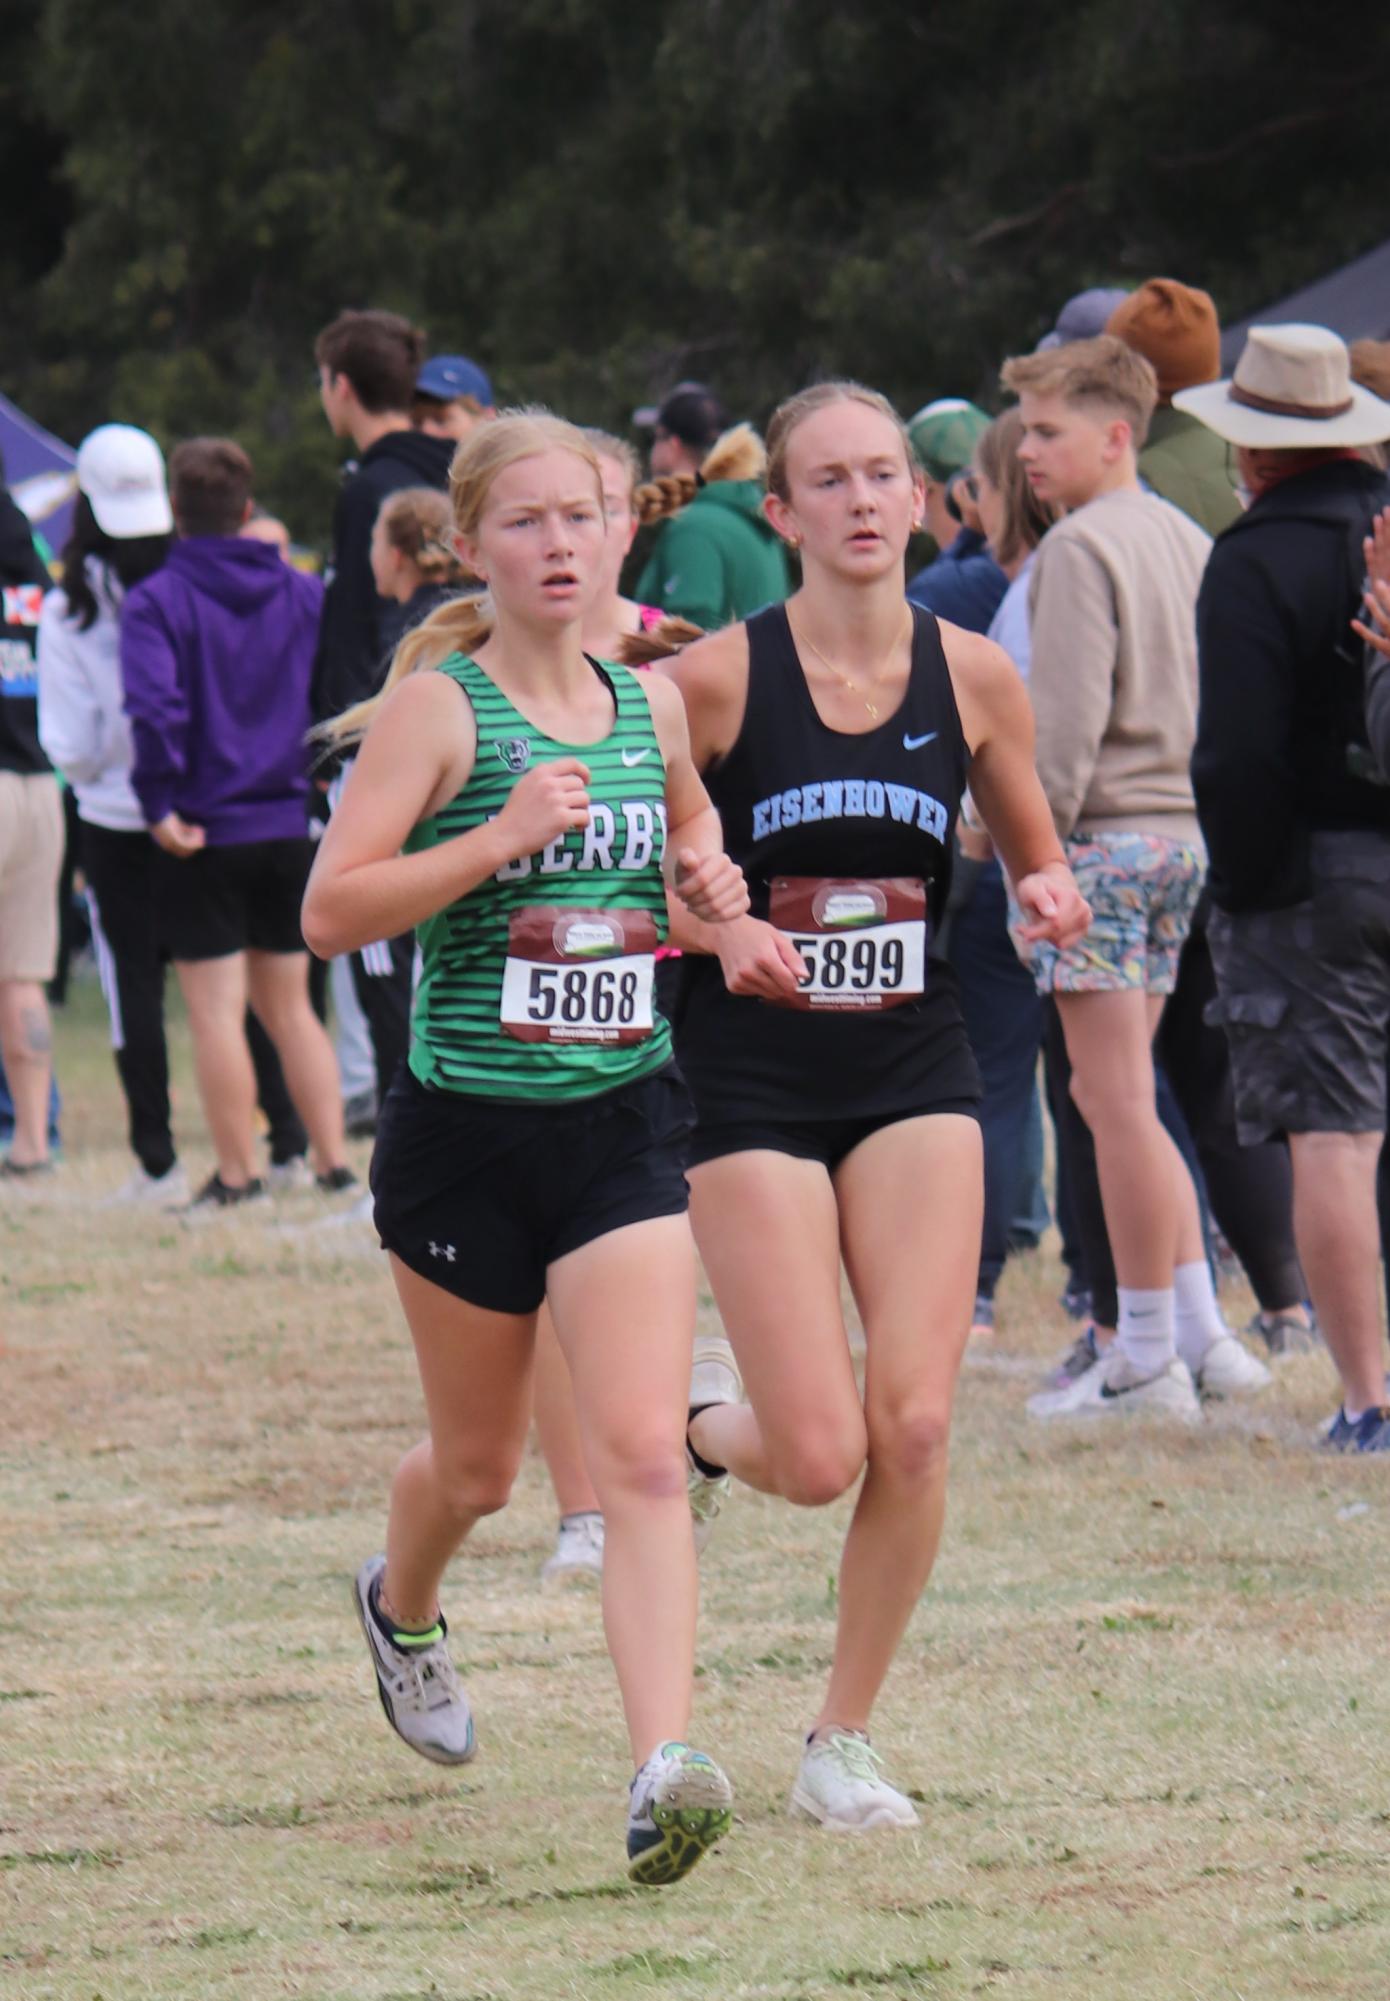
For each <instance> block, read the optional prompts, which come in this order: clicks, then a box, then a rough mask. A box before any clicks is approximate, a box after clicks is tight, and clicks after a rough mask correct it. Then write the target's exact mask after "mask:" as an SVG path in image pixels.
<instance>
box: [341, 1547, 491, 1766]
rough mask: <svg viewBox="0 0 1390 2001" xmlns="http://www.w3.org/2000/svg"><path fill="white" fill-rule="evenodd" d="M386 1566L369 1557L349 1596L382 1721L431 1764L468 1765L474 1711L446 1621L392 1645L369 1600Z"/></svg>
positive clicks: (472, 1748)
mask: <svg viewBox="0 0 1390 2001" xmlns="http://www.w3.org/2000/svg"><path fill="white" fill-rule="evenodd" d="M385 1569H386V1558H385V1557H384V1556H369V1557H368V1558H367V1561H366V1562H365V1563H364V1564H363V1565H362V1568H361V1569H360V1570H359V1571H358V1573H357V1577H356V1581H355V1583H354V1585H353V1594H352V1595H353V1602H354V1604H355V1605H356V1607H357V1616H358V1618H359V1620H360V1621H361V1623H362V1632H363V1636H364V1637H365V1639H366V1642H367V1651H368V1652H369V1653H370V1655H371V1657H372V1666H373V1668H374V1669H375V1670H376V1687H377V1694H378V1695H379V1696H380V1697H381V1706H382V1708H383V1709H384V1710H385V1712H386V1720H387V1722H388V1723H389V1724H390V1725H391V1728H392V1729H393V1730H394V1731H395V1733H396V1735H397V1736H398V1737H399V1738H400V1739H401V1740H402V1742H404V1743H406V1744H409V1746H410V1748H411V1750H412V1751H418V1752H419V1753H420V1756H421V1757H422V1758H428V1759H429V1760H430V1762H431V1763H432V1764H435V1765H466V1764H467V1763H468V1761H469V1759H470V1758H471V1757H472V1756H473V1753H474V1751H475V1750H476V1749H477V1744H476V1742H475V1739H474V1735H473V1712H472V1710H471V1709H470V1708H469V1706H468V1697H467V1696H466V1695H465V1694H464V1692H463V1688H462V1686H461V1684H460V1682H459V1678H458V1675H457V1673H456V1671H455V1669H454V1664H453V1662H452V1661H451V1660H450V1658H449V1647H448V1642H447V1639H446V1630H447V1629H446V1628H445V1625H444V1621H443V1619H442V1618H441V1620H440V1622H439V1624H438V1626H436V1627H435V1628H434V1630H433V1632H431V1633H422V1634H420V1635H418V1636H416V1635H413V1634H412V1635H411V1636H410V1639H411V1644H410V1645H409V1646H408V1647H402V1646H397V1645H393V1644H392V1642H391V1641H390V1640H388V1639H387V1637H386V1635H385V1633H383V1632H382V1630H381V1627H380V1626H379V1625H378V1623H377V1619H376V1615H375V1613H374V1612H373V1610H372V1603H371V1601H372V1595H373V1588H374V1587H375V1586H376V1584H377V1582H378V1580H379V1579H380V1577H381V1575H382V1573H383V1571H384V1570H385Z"/></svg>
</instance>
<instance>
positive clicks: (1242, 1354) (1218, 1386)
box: [1194, 1333, 1273, 1397]
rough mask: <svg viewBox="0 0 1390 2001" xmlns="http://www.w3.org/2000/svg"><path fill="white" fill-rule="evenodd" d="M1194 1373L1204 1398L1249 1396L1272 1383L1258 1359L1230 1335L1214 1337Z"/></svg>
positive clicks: (1267, 1371) (1268, 1373)
mask: <svg viewBox="0 0 1390 2001" xmlns="http://www.w3.org/2000/svg"><path fill="white" fill-rule="evenodd" d="M1194 1374H1195V1378H1196V1383H1197V1388H1198V1389H1199V1390H1200V1392H1201V1394H1202V1395H1203V1396H1204V1397H1238V1396H1249V1395H1251V1394H1253V1393H1254V1391H1256V1390H1263V1389H1268V1387H1269V1385H1270V1383H1271V1381H1272V1380H1273V1378H1272V1377H1271V1375H1270V1372H1269V1370H1268V1369H1267V1368H1266V1367H1265V1365H1264V1363H1263V1362H1262V1361H1261V1360H1260V1358H1259V1356H1258V1355H1252V1354H1251V1352H1250V1350H1249V1349H1248V1348H1247V1347H1246V1346H1245V1344H1244V1343H1243V1342H1242V1341H1238V1340H1237V1339H1236V1337H1235V1335H1234V1334H1229V1333H1228V1334H1218V1335H1217V1337H1216V1339H1215V1340H1214V1341H1213V1342H1212V1344H1211V1346H1210V1347H1209V1348H1208V1349H1207V1352H1206V1354H1205V1355H1203V1357H1202V1363H1201V1367H1200V1368H1199V1369H1197V1370H1195V1371H1194Z"/></svg>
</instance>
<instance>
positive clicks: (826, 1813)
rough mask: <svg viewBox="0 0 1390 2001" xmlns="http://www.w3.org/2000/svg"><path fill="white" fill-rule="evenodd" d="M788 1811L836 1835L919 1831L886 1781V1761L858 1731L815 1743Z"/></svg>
mask: <svg viewBox="0 0 1390 2001" xmlns="http://www.w3.org/2000/svg"><path fill="white" fill-rule="evenodd" d="M788 1811H789V1812H790V1813H792V1814H793V1815H794V1816H800V1817H802V1818H804V1819H807V1820H814V1821H818V1822H819V1823H820V1825H821V1826H822V1827H825V1828H829V1829H830V1830H831V1832H832V1833H836V1834H872V1833H873V1832H874V1831H875V1829H877V1828H880V1827H918V1826H920V1825H921V1821H920V1818H919V1816H918V1813H917V1809H916V1808H915V1807H914V1806H913V1804H912V1801H911V1800H910V1799H909V1798H908V1797H907V1795H906V1793H900V1792H899V1791H898V1789H897V1787H896V1786H890V1785H889V1783H888V1781H887V1779H885V1778H884V1776H883V1759H882V1758H881V1757H880V1756H879V1754H878V1752H877V1751H876V1750H875V1749H874V1747H873V1745H872V1744H871V1743H870V1742H869V1740H868V1738H867V1737H865V1736H863V1735H862V1734H861V1733H860V1732H859V1731H858V1730H831V1731H829V1732H827V1734H826V1735H825V1736H824V1737H816V1738H813V1739H812V1741H811V1742H810V1743H809V1744H808V1745H807V1746H806V1749H805V1751H804V1752H803V1753H802V1756H801V1770H800V1771H799V1772H798V1773H797V1775H796V1783H795V1785H793V1787H792V1793H791V1800H790V1802H789V1803H788Z"/></svg>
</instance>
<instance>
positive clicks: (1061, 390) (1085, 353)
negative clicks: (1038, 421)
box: [999, 334, 1158, 451]
mask: <svg viewBox="0 0 1390 2001" xmlns="http://www.w3.org/2000/svg"><path fill="white" fill-rule="evenodd" d="M999 379H1000V381H1001V382H1002V383H1003V385H1004V387H1005V388H1006V389H1011V390H1012V391H1013V393H1014V395H1015V396H1023V395H1029V396H1059V397H1060V398H1061V400H1062V401H1063V402H1064V403H1066V404H1067V405H1069V406H1070V407H1071V408H1072V409H1074V410H1085V411H1087V412H1088V413H1090V414H1092V415H1096V414H1101V415H1105V414H1109V415H1111V416H1116V417H1123V418H1124V420H1125V422H1126V423H1127V424H1128V425H1129V428H1130V432H1131V434H1132V436H1133V439H1134V448H1135V450H1136V451H1137V450H1138V449H1139V447H1140V446H1141V445H1142V444H1143V442H1144V440H1145V439H1146V438H1147V437H1148V435H1149V421H1150V419H1151V418H1152V416H1153V413H1154V409H1155V407H1156V405H1157V403H1158V377H1157V375H1155V373H1154V368H1153V363H1152V362H1150V361H1146V360H1145V359H1144V357H1143V355H1142V354H1136V353H1135V351H1134V349H1133V348H1132V347H1127V346H1126V345H1125V343H1124V342H1123V341H1122V340H1117V339H1116V337H1115V335H1114V334H1097V336H1096V338H1095V339H1094V340H1074V341H1069V342H1068V343H1067V344H1066V345H1065V346H1064V347H1053V348H1048V349H1046V350H1044V352H1043V353H1042V354H1020V355H1015V356H1014V358H1013V360H1012V361H1006V362H1005V363H1004V366H1003V368H1002V369H1001V370H1000V372H999Z"/></svg>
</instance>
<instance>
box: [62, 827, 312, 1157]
mask: <svg viewBox="0 0 1390 2001" xmlns="http://www.w3.org/2000/svg"><path fill="white" fill-rule="evenodd" d="M81 831H82V868H83V873H84V874H85V876H86V878H87V902H88V907H89V909H90V911H91V917H92V942H93V945H94V946H95V948H96V955H97V970H98V972H99V974H100V976H101V986H102V992H103V993H104V994H105V996H106V1005H107V1008H108V1010H109V1012H110V1016H111V1042H112V1047H113V1049H114V1051H115V1056H116V1070H117V1073H118V1075H119V1077H120V1080H121V1088H122V1090H123V1091H124V1092H125V1099H126V1105H127V1108H128V1112H129V1122H130V1146H131V1151H132V1152H133V1153H134V1155H135V1157H136V1159H137V1160H138V1161H139V1163H140V1165H141V1166H142V1167H143V1168H144V1170H145V1172H146V1174H150V1175H153V1176H155V1177H156V1179H162V1178H163V1176H164V1175H166V1174H167V1173H168V1172H169V1169H170V1168H171V1167H172V1166H173V1165H174V1160H175V1157H176V1153H175V1147H174V1136H173V1132H172V1130H171V1128H170V1123H169V1051H168V1046H167V1044H166V1042H165V1039H164V975H165V969H166V967H167V964H168V958H167V954H166V952H165V950H164V941H163V939H162V937H161V936H160V929H159V919H158V913H157V905H156V896H155V890H154V873H155V855H156V850H155V845H154V842H153V841H152V840H151V839H150V837H149V835H148V834H144V833H135V832H132V833H119V832H116V831H115V830H114V829H112V828H110V827H97V826H94V825H93V824H92V823H91V822H90V821H85V820H84V821H83V822H82V823H81ZM246 1040H247V1043H248V1044H249V1046H250V1050H251V1061H252V1064H253V1066H254V1068H255V1072H256V1093H257V1096H258V1098H259V1100H260V1104H261V1109H262V1111H264V1113H265V1115H266V1119H267V1121H268V1123H269V1126H270V1157H271V1159H272V1160H273V1161H274V1162H275V1163H276V1164H277V1165H280V1164H282V1163H283V1162H285V1161H287V1160H292V1159H293V1158H294V1157H295V1155H296V1154H302V1153H303V1152H304V1151H305V1149H306V1147H307V1146H308V1144H309V1141H308V1135H307V1134H306V1133H305V1131H304V1127H303V1125H302V1123H301V1122H300V1118H299V1114H298V1113H297V1112H296V1111H295V1108H294V1104H293V1102H292V1100H291V1098H290V1094H289V1088H288V1086H287V1085H286V1083H285V1075H284V1072H283V1070H282V1069H281V1068H280V1059H279V1057H278V1056H277V1055H276V1054H275V1047H274V1044H273V1043H272V1042H271V1040H270V1037H269V1036H268V1035H267V1034H266V1032H265V1030H264V1029H263V1028H262V1027H261V1024H260V1022H259V1021H258V1020H257V1019H256V1017H255V1015H254V1014H253V1013H252V1012H251V1010H250V1009H249V1008H248V1009H247V1011H246Z"/></svg>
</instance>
